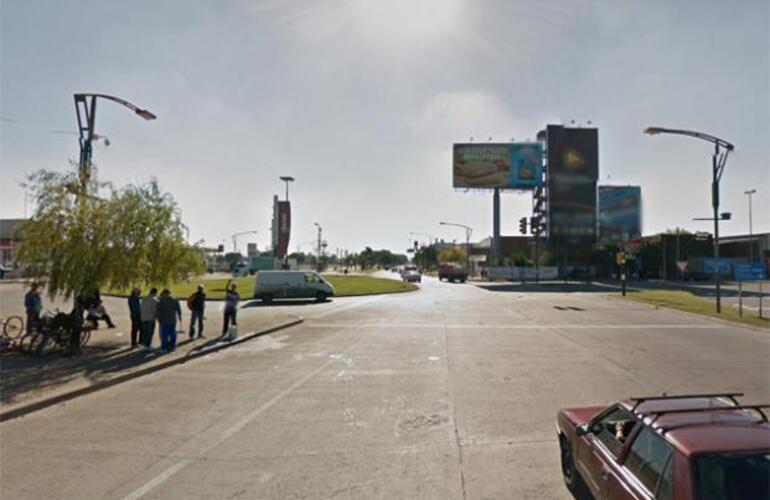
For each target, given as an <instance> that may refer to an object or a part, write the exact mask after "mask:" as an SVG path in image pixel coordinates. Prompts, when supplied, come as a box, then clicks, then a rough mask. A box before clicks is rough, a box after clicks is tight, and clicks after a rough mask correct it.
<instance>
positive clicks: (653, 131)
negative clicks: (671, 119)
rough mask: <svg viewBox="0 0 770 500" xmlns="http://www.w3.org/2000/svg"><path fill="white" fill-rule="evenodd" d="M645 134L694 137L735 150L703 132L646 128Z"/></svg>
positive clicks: (722, 140) (717, 138)
mask: <svg viewBox="0 0 770 500" xmlns="http://www.w3.org/2000/svg"><path fill="white" fill-rule="evenodd" d="M644 133H645V134H650V135H656V134H678V135H687V136H690V137H695V138H696V139H702V140H704V141H708V142H710V143H712V144H716V145H717V146H720V147H723V148H725V149H726V150H728V151H732V150H733V149H735V146H733V145H732V144H730V143H729V142H727V141H726V140H724V139H720V138H719V137H715V136H713V135H709V134H704V133H703V132H696V131H694V130H681V129H675V128H663V127H647V128H646V129H645V130H644Z"/></svg>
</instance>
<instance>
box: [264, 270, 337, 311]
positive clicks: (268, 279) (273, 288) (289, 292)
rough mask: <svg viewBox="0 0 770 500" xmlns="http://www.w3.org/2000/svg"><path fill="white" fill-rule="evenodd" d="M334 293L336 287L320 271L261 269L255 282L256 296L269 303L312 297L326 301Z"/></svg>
mask: <svg viewBox="0 0 770 500" xmlns="http://www.w3.org/2000/svg"><path fill="white" fill-rule="evenodd" d="M333 295H334V287H333V286H332V285H331V283H329V282H328V281H326V280H325V279H323V278H322V277H321V276H320V275H319V274H318V273H314V272H306V271H259V272H258V273H257V277H256V278H255V283H254V298H255V299H258V300H261V301H262V302H264V303H266V304H269V303H270V302H272V301H273V299H310V298H314V299H316V300H317V301H319V302H323V301H325V300H326V299H327V298H328V297H331V296H333Z"/></svg>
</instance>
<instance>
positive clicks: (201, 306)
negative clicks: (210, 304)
mask: <svg viewBox="0 0 770 500" xmlns="http://www.w3.org/2000/svg"><path fill="white" fill-rule="evenodd" d="M187 306H188V307H189V308H190V339H194V338H195V323H196V321H197V323H198V337H199V338H200V337H204V335H203V313H204V311H205V310H206V293H205V292H204V288H203V285H198V289H197V290H196V291H195V293H194V294H192V295H191V296H190V298H189V299H187Z"/></svg>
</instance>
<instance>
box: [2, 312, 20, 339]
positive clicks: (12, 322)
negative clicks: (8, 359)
mask: <svg viewBox="0 0 770 500" xmlns="http://www.w3.org/2000/svg"><path fill="white" fill-rule="evenodd" d="M22 332H24V320H23V319H21V316H11V317H10V318H7V319H6V320H5V325H3V335H5V336H6V337H7V338H8V339H9V340H12V341H15V340H16V339H18V338H19V336H20V335H21V334H22Z"/></svg>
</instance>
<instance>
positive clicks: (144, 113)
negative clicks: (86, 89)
mask: <svg viewBox="0 0 770 500" xmlns="http://www.w3.org/2000/svg"><path fill="white" fill-rule="evenodd" d="M86 97H93V98H96V97H99V98H102V99H107V100H108V101H113V102H116V103H118V104H122V105H123V106H125V107H127V108H128V109H130V110H131V111H133V112H134V113H136V114H137V115H139V116H141V117H142V118H144V119H145V120H155V119H156V118H158V117H157V116H155V114H154V113H152V112H150V111H148V110H146V109H143V108H140V107H139V106H137V105H135V104H132V103H130V102H128V101H126V100H125V99H121V98H120V97H116V96H114V95H107V94H75V102H79V101H80V102H82V101H85V99H86Z"/></svg>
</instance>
